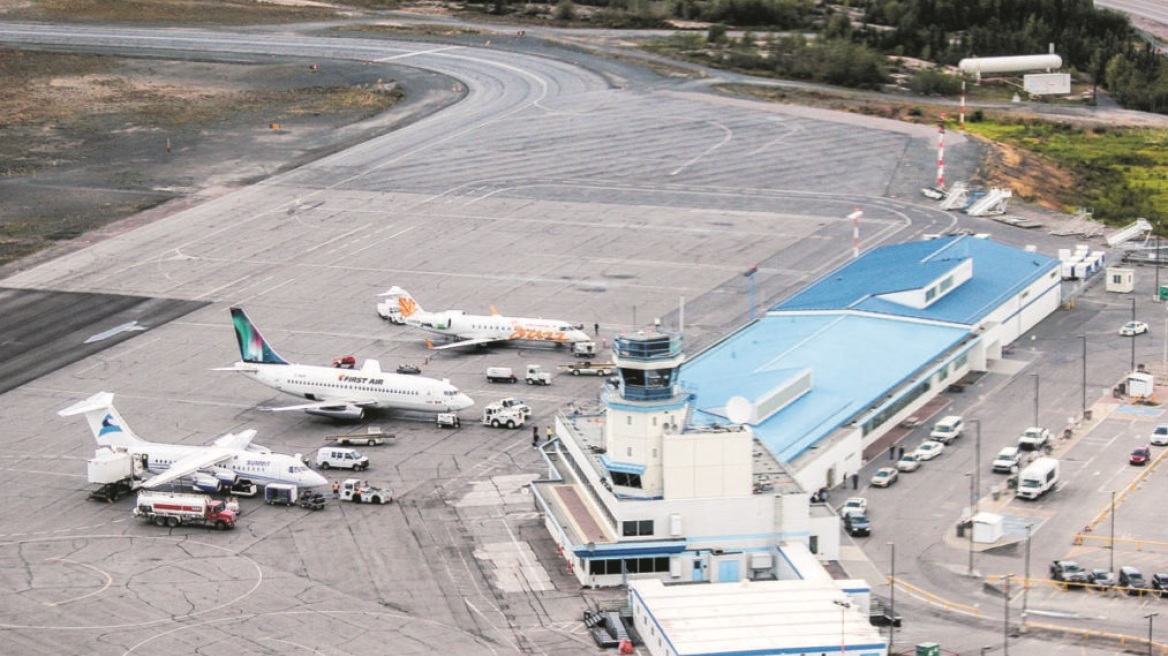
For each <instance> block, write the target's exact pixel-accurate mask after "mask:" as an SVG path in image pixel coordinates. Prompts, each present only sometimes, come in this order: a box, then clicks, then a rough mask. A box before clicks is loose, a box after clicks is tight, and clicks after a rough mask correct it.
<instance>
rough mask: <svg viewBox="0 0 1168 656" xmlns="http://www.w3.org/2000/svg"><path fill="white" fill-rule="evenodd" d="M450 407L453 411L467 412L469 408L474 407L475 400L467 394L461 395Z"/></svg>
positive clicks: (455, 398)
mask: <svg viewBox="0 0 1168 656" xmlns="http://www.w3.org/2000/svg"><path fill="white" fill-rule="evenodd" d="M450 405H451V408H450V409H451V410H466V409H467V408H469V407H471V406H473V405H474V399H472V398H470V397H469V396H467V395H466V394H461V393H460V394H459V395H458V396H456V397H454V403H452V404H450Z"/></svg>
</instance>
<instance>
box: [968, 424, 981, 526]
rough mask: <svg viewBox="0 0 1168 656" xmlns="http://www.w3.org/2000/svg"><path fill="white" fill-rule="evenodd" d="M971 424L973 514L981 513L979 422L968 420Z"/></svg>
mask: <svg viewBox="0 0 1168 656" xmlns="http://www.w3.org/2000/svg"><path fill="white" fill-rule="evenodd" d="M969 423H971V424H973V490H974V495H973V514H975V515H976V514H977V513H979V512H980V511H981V420H980V419H970V420H969Z"/></svg>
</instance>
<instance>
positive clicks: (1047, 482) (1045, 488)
mask: <svg viewBox="0 0 1168 656" xmlns="http://www.w3.org/2000/svg"><path fill="white" fill-rule="evenodd" d="M1058 477H1059V461H1058V460H1055V459H1054V458H1039V459H1037V460H1035V461H1034V462H1032V463H1030V464H1029V465H1027V466H1026V469H1023V470H1022V473H1020V474H1018V498H1019V499H1037V498H1038V497H1040V496H1042V495H1044V494H1046V493H1047V492H1049V491H1051V490H1053V489H1054V486H1055V485H1056V484H1057V483H1058Z"/></svg>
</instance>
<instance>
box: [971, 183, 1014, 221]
mask: <svg viewBox="0 0 1168 656" xmlns="http://www.w3.org/2000/svg"><path fill="white" fill-rule="evenodd" d="M1013 195H1014V192H1012V191H1010V190H1009V189H1000V188H998V187H994V188H993V189H990V191H989V193H988V194H986V195H985V196H982V197H981V198H979V199H977V200H976V201H974V202H973V204H971V205H970V206H969V208H967V209H966V210H965V213H966V214H968V215H970V216H989V215H990V214H1005V213H1006V204H1007V201H1008V200H1009V199H1010V197H1012V196H1013Z"/></svg>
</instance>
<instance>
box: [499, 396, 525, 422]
mask: <svg viewBox="0 0 1168 656" xmlns="http://www.w3.org/2000/svg"><path fill="white" fill-rule="evenodd" d="M498 403H499V405H501V406H503V407H504V408H513V409H514V410H515V411H516V412H518V413H521V414H522V415H523V418H524V419H527V418H529V417H531V406H529V405H527V404H526V403H524V402H523V399H517V398H515V397H513V396H509V397H507V398H505V399H499V401H498Z"/></svg>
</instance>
